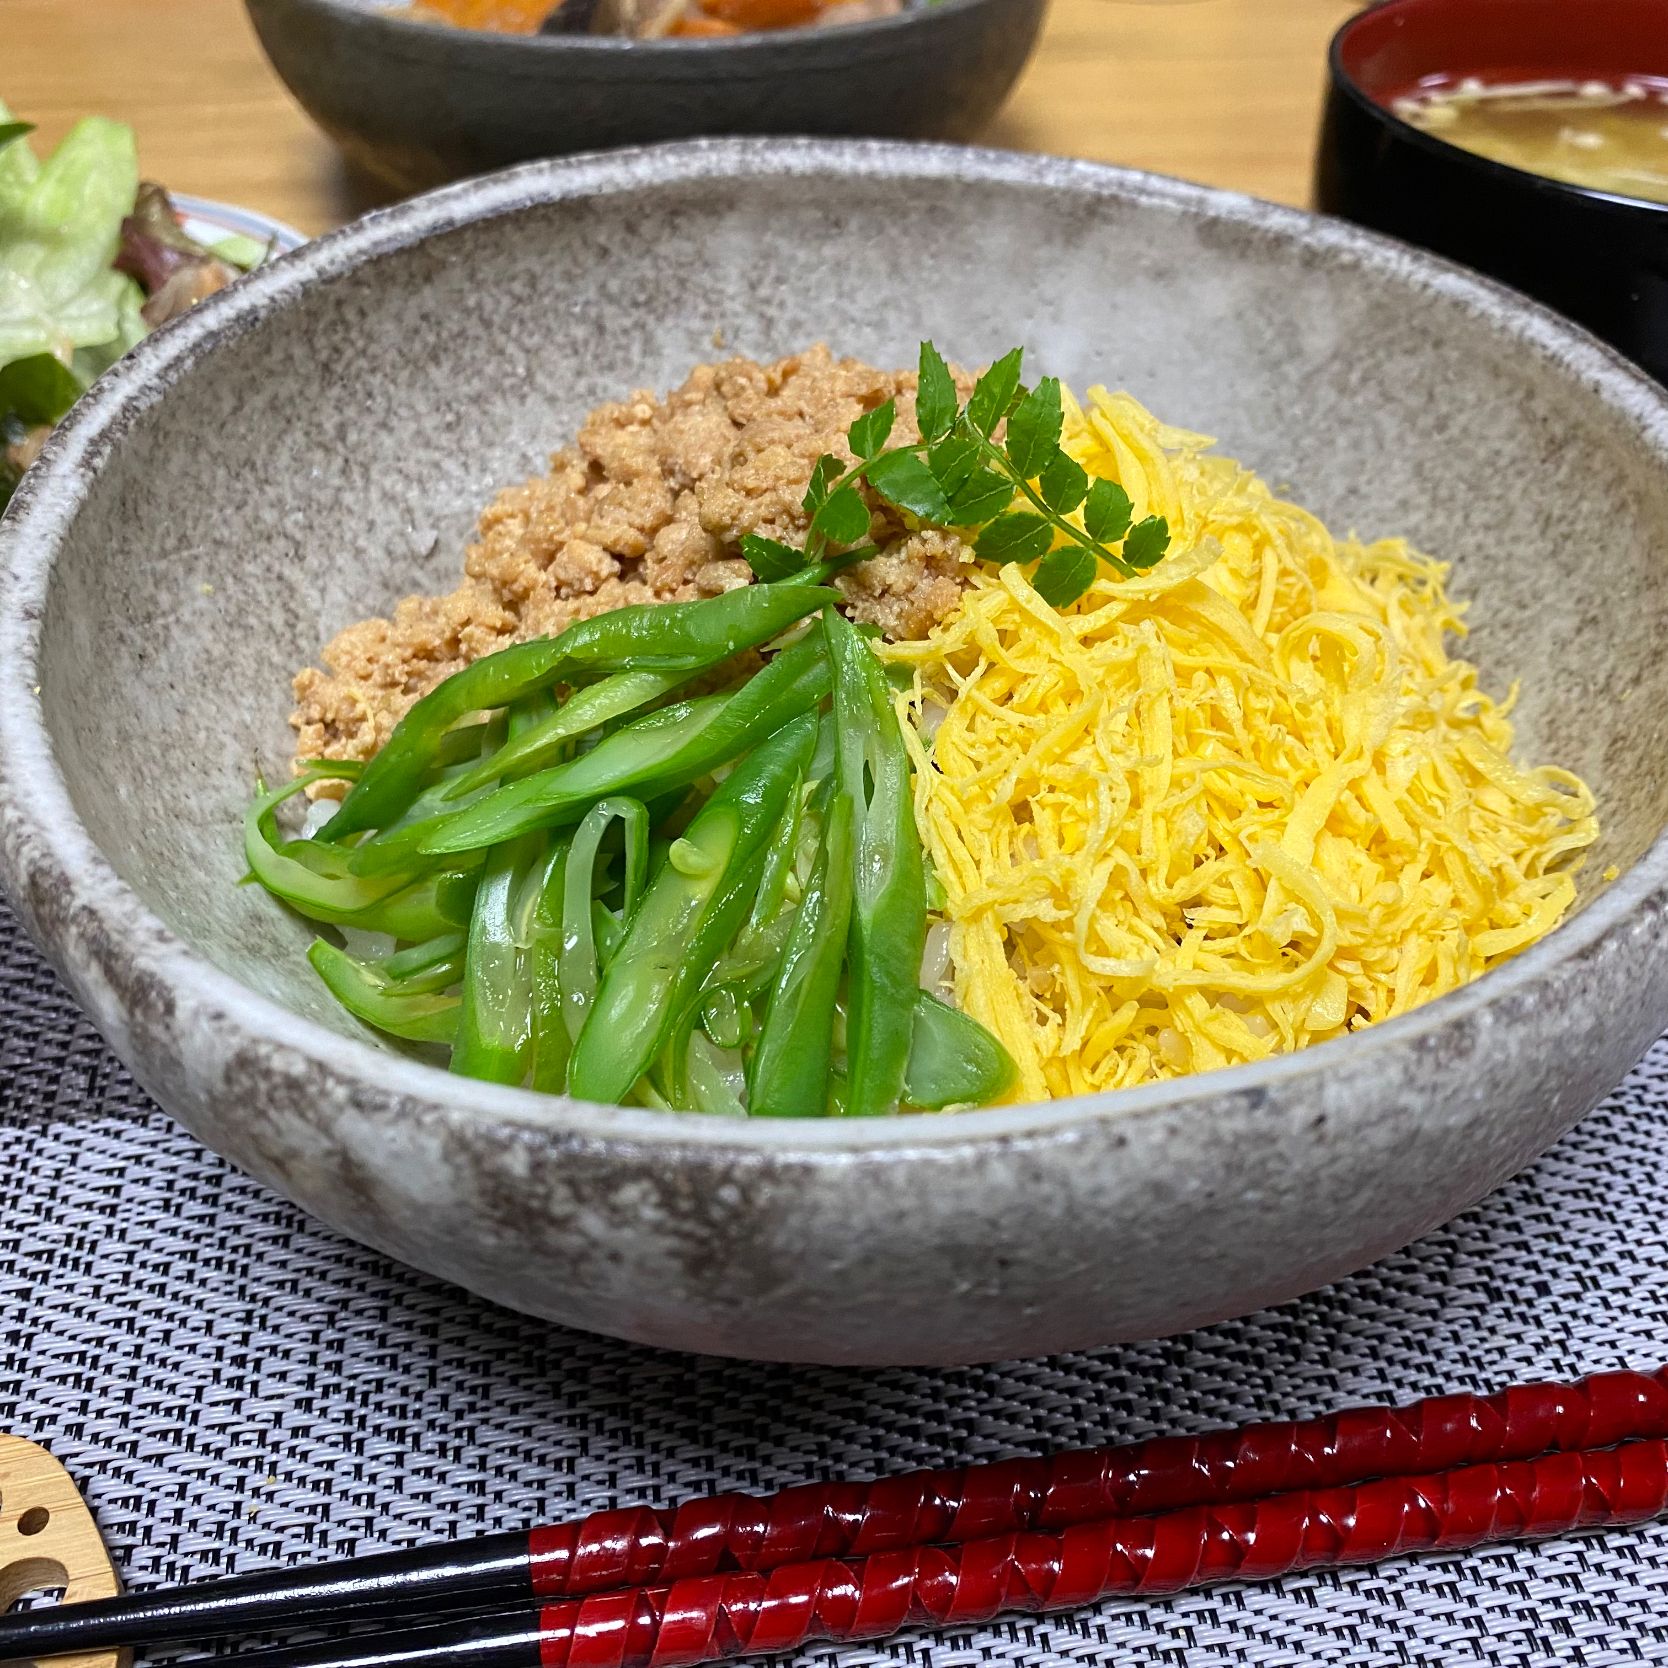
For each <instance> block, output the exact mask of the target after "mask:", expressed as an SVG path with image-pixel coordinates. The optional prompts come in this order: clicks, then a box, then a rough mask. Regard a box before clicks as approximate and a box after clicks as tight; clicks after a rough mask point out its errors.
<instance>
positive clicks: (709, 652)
mask: <svg viewBox="0 0 1668 1668" xmlns="http://www.w3.org/2000/svg"><path fill="white" fill-rule="evenodd" d="M838 600H839V599H838V596H837V594H836V593H835V592H833V591H828V590H824V589H821V588H819V587H817V586H810V585H744V586H741V587H739V588H738V589H736V590H734V591H726V592H724V593H723V595H721V596H716V597H709V598H707V599H705V600H703V601H701V602H669V603H644V604H641V605H639V606H635V607H631V608H616V609H614V610H612V611H611V612H610V613H607V614H597V615H594V616H593V617H592V618H591V619H588V620H580V621H578V622H577V623H576V624H574V625H571V626H569V627H568V628H567V630H566V631H564V632H562V633H560V634H559V635H558V636H556V637H551V638H543V639H540V640H539V641H537V642H533V643H517V644H516V645H515V646H514V647H513V648H508V649H500V650H499V651H498V653H497V654H489V655H487V656H485V657H484V658H483V659H480V660H477V661H476V662H475V663H474V664H473V665H471V666H466V667H465V668H464V669H463V670H462V671H461V672H455V673H453V674H452V676H451V677H449V678H447V679H446V680H445V682H443V683H441V684H438V685H436V687H435V688H433V689H431V690H430V691H429V692H428V694H427V695H425V696H424V697H423V698H422V700H420V701H418V702H417V704H416V705H415V706H413V707H412V708H411V710H410V711H409V712H408V713H406V715H405V717H404V718H402V719H401V720H400V721H399V723H398V724H396V725H395V726H394V733H393V734H392V735H391V736H390V737H389V738H388V741H387V743H386V745H385V746H384V747H383V749H382V751H381V752H380V753H378V754H377V755H376V757H375V758H374V759H372V760H371V762H370V764H369V765H367V766H366V768H365V772H364V774H363V775H362V776H361V777H360V778H359V781H358V782H357V783H356V784H355V785H354V787H353V789H352V791H351V792H350V793H349V794H348V796H347V798H346V799H344V800H343V801H342V808H341V809H340V810H339V811H338V812H337V813H336V814H335V816H333V817H332V818H331V819H330V821H329V822H328V823H327V824H326V825H325V827H324V828H323V830H322V831H321V833H320V838H321V839H323V840H326V841H331V840H341V839H345V838H346V837H347V836H348V835H349V834H357V833H360V832H362V831H363V830H365V829H367V828H386V827H388V825H389V824H390V823H392V822H394V821H396V820H397V819H398V818H399V816H400V815H401V813H402V812H404V811H405V810H406V808H407V807H408V806H409V805H410V804H411V802H412V800H413V799H415V798H416V797H417V793H418V790H419V788H420V786H421V783H422V779H423V776H424V774H425V772H426V771H427V770H428V769H429V767H430V765H431V764H432V762H433V758H434V754H435V750H436V748H437V747H438V746H439V745H440V741H441V737H442V736H443V735H444V734H445V733H446V731H447V730H449V729H450V728H451V727H452V726H453V725H454V724H456V723H457V722H458V721H459V720H460V719H462V718H465V717H467V716H468V715H469V714H470V713H472V712H486V711H490V710H492V709H493V708H495V707H504V706H508V705H509V704H510V702H512V701H514V700H517V699H519V698H520V697H522V696H524V695H530V694H532V693H533V692H534V691H536V690H541V689H548V688H549V687H550V686H551V685H552V684H553V683H556V682H558V681H560V680H563V679H566V680H568V681H570V682H572V681H577V680H579V679H581V678H601V677H606V676H608V675H609V674H610V673H613V672H627V671H636V672H688V673H691V674H693V673H695V672H699V671H702V670H704V669H705V668H706V667H709V666H716V665H718V663H719V662H720V661H723V660H727V659H728V658H729V657H730V656H731V655H733V654H737V653H739V652H740V651H741V650H742V649H749V648H756V647H757V646H758V645H759V644H760V643H768V642H769V641H770V639H771V638H772V637H776V636H778V635H780V633H782V632H783V631H785V630H786V629H787V628H788V627H789V626H790V625H792V624H793V623H794V621H795V620H799V619H803V618H804V617H805V615H807V614H810V613H812V612H814V611H815V610H816V609H818V608H821V607H823V606H824V605H825V604H828V603H831V602H835V601H838Z"/></svg>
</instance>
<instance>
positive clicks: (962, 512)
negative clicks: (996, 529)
mask: <svg viewBox="0 0 1668 1668" xmlns="http://www.w3.org/2000/svg"><path fill="white" fill-rule="evenodd" d="M1013 501H1014V483H1013V482H1012V481H1011V480H1010V479H1009V478H1008V477H1007V476H1006V475H1002V474H999V473H998V472H997V471H996V470H994V469H977V470H975V471H974V472H973V474H972V475H970V476H969V477H968V478H967V480H966V482H964V483H963V485H962V486H961V487H960V489H959V490H958V491H957V492H956V494H955V496H954V497H953V498H951V500H950V525H951V526H952V527H982V526H984V524H985V523H986V522H987V521H994V520H995V519H996V517H997V516H999V515H1001V513H1002V512H1003V511H1004V510H1005V509H1007V507H1008V506H1009V505H1010V504H1011V503H1013Z"/></svg>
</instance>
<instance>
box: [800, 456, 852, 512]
mask: <svg viewBox="0 0 1668 1668" xmlns="http://www.w3.org/2000/svg"><path fill="white" fill-rule="evenodd" d="M844 473H845V468H844V466H843V465H842V464H841V462H840V460H839V459H838V458H837V457H835V456H834V454H833V453H832V452H824V453H823V454H822V456H821V457H820V458H818V459H817V466H816V468H815V469H813V470H812V471H811V482H810V485H809V486H807V487H806V488H805V497H804V500H803V505H804V509H805V513H806V514H807V515H815V514H816V513H817V511H818V510H819V509H821V508H822V504H823V500H824V499H825V498H827V496H828V489H829V487H831V486H832V485H833V484H834V482H836V481H837V480H839V478H840V477H841V475H843V474H844Z"/></svg>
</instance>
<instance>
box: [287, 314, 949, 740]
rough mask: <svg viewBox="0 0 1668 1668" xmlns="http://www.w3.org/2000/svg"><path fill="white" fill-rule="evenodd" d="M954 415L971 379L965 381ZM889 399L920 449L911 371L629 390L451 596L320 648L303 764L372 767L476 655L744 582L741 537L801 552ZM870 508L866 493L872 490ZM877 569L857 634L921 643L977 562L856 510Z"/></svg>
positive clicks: (469, 563) (854, 589)
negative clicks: (662, 394)
mask: <svg viewBox="0 0 1668 1668" xmlns="http://www.w3.org/2000/svg"><path fill="white" fill-rule="evenodd" d="M957 386H958V388H959V390H960V393H961V396H962V398H964V399H965V398H966V397H967V395H968V393H969V392H970V391H971V388H972V378H971V377H966V376H963V375H962V374H961V373H959V372H958V373H957ZM888 399H895V400H896V401H897V411H898V416H897V422H896V424H895V425H894V427H893V430H892V443H893V444H894V445H896V444H901V443H903V442H904V441H908V440H914V439H916V438H917V434H918V431H917V430H916V427H915V373H914V372H913V371H877V370H875V369H874V368H873V367H871V366H868V365H862V364H859V363H858V362H857V361H856V360H853V359H841V360H836V359H834V357H833V356H832V355H831V354H830V353H829V351H828V349H827V348H825V347H821V346H818V347H814V348H812V349H811V350H810V351H809V352H808V353H802V354H796V355H794V356H792V357H790V358H787V359H781V360H778V361H777V362H776V363H775V364H773V365H759V364H755V363H754V362H753V361H752V360H750V359H730V360H726V361H725V362H724V363H723V364H719V365H701V366H698V367H697V368H696V369H695V371H694V372H692V373H691V375H690V377H689V380H688V381H687V382H686V383H684V385H683V386H682V387H681V388H679V389H678V390H677V391H676V392H675V393H673V394H670V395H668V396H667V398H666V400H665V402H664V403H662V402H659V401H657V400H656V399H655V398H654V397H653V395H652V394H649V393H647V392H640V393H637V394H634V395H633V396H632V397H631V399H629V400H627V401H625V402H624V403H623V404H619V405H605V406H600V407H598V409H597V410H595V411H593V412H592V413H591V415H590V417H589V418H588V419H587V420H586V423H585V426H584V427H583V428H582V429H581V430H580V431H579V438H578V440H577V441H576V443H575V444H574V445H572V446H569V447H565V448H563V450H561V451H560V452H557V453H556V454H555V455H554V456H553V457H552V458H551V469H550V473H549V475H547V476H545V477H544V478H543V479H540V480H533V481H529V482H527V484H526V485H525V486H519V487H511V488H509V489H508V490H507V491H504V492H501V493H500V494H499V495H498V497H497V498H496V499H495V500H494V501H493V502H492V504H491V505H489V506H488V508H487V509H486V511H485V512H484V513H483V514H482V516H481V519H480V539H479V542H478V543H476V544H472V545H470V546H469V548H468V551H467V554H466V556H465V560H464V573H465V576H466V577H465V579H464V582H463V584H462V585H460V586H459V587H458V589H457V590H455V591H453V592H452V593H451V595H450V596H444V597H407V598H406V599H405V601H403V602H402V603H400V604H399V606H398V607H397V608H396V609H395V610H394V617H393V619H392V620H380V619H378V620H364V621H362V622H361V623H360V624H358V625H353V626H349V627H348V628H347V630H345V631H343V632H341V633H339V634H338V635H337V636H336V637H335V638H334V639H333V640H332V641H331V642H330V643H329V644H327V645H326V647H325V649H324V652H323V654H322V656H321V659H322V660H323V662H324V664H325V666H326V667H327V668H328V669H329V670H328V671H326V672H321V671H318V670H316V669H314V668H312V667H309V668H307V669H306V670H304V671H302V672H301V673H299V674H298V675H297V677H296V679H295V696H296V701H297V703H298V706H297V710H296V711H295V713H294V714H292V716H291V719H290V722H291V723H292V724H293V725H294V726H295V729H296V732H297V757H298V759H311V758H333V759H368V758H370V757H371V755H372V754H373V753H375V752H376V750H377V749H378V748H379V747H381V746H382V744H383V743H384V742H385V741H386V740H387V739H388V735H389V732H390V731H391V730H392V729H393V728H394V725H395V724H396V723H398V721H399V720H400V718H401V716H402V715H403V714H404V713H405V711H406V709H407V708H408V707H409V706H410V705H411V704H412V703H413V702H414V701H415V700H417V698H418V697H419V696H421V695H425V694H427V693H428V691H429V690H431V689H433V688H434V686H435V685H436V684H438V683H439V682H440V681H441V680H442V679H443V678H447V677H450V676H451V674H452V673H454V672H456V671H458V670H459V669H460V668H461V667H463V666H466V665H468V664H469V662H471V661H472V660H476V659H478V658H479V657H480V656H481V655H484V654H490V653H491V652H492V651H493V650H494V649H502V648H505V647H507V646H508V645H509V644H511V643H516V642H520V641H523V640H524V639H527V638H531V637H546V636H551V635H554V634H555V633H556V632H558V631H560V630H561V629H562V628H563V627H564V626H567V625H570V624H572V622H573V621H575V620H583V619H587V618H589V617H590V616H591V615H593V614H601V613H603V612H605V611H606V610H608V609H610V608H619V607H622V606H624V605H625V604H627V603H634V602H684V601H689V600H691V599H693V598H696V597H707V596H715V595H717V593H718V592H720V591H727V590H732V589H734V588H735V587H736V586H738V585H746V584H748V583H750V582H751V580H752V573H751V571H750V570H749V568H748V566H747V564H746V562H744V561H743V560H741V557H740V539H741V536H742V534H743V533H761V534H763V535H765V536H766V537H767V538H773V539H781V540H783V541H785V542H786V543H789V544H794V545H802V544H803V543H804V541H805V532H806V520H807V518H806V515H805V512H804V510H803V509H802V508H801V504H800V501H801V499H802V498H803V497H804V495H805V486H806V482H807V481H808V480H809V479H810V476H811V471H812V469H813V468H814V467H815V465H816V461H817V459H818V458H819V457H820V456H821V455H822V454H823V453H824V452H832V453H834V454H835V456H837V457H839V458H842V459H846V460H849V459H850V458H851V451H850V449H849V447H848V446H847V445H846V430H847V429H848V428H849V427H850V426H851V424H852V423H853V422H854V421H855V420H856V419H857V418H858V417H860V416H861V415H862V414H863V413H864V412H865V411H871V410H873V409H874V408H875V407H876V406H878V405H880V404H881V403H882V402H883V401H885V400H888ZM865 492H866V493H867V489H865ZM867 496H868V498H869V505H870V510H871V520H870V537H871V538H872V539H873V541H874V542H875V544H877V545H878V546H879V547H880V548H881V551H882V554H881V555H880V556H878V557H876V558H874V559H873V560H872V561H868V562H864V563H862V564H861V565H860V566H858V567H855V568H852V569H850V570H849V571H848V572H846V573H843V574H841V575H840V576H839V578H838V579H837V580H836V583H837V584H838V585H839V587H840V589H841V590H842V591H843V592H844V593H845V595H846V598H847V602H848V609H849V612H850V614H851V616H852V618H853V619H856V620H864V621H871V622H873V623H874V624H875V625H878V626H879V627H880V628H881V629H882V630H883V631H884V632H885V633H886V634H887V635H888V636H889V637H894V638H901V637H920V636H924V635H925V634H926V632H927V631H928V629H929V628H930V627H931V626H933V625H934V624H936V623H937V621H939V620H940V619H942V618H943V617H944V616H945V615H946V614H947V613H949V611H950V610H951V609H952V608H953V607H954V606H955V605H956V602H957V600H958V599H959V598H960V596H961V591H962V583H963V581H962V574H963V572H964V571H965V568H966V565H967V563H968V562H969V561H970V560H971V552H970V551H969V550H968V549H967V548H966V546H964V545H963V543H962V541H961V540H960V539H959V538H957V537H956V536H955V534H953V533H944V532H940V531H938V530H936V529H929V530H926V531H922V532H917V533H913V534H912V533H910V532H909V531H908V529H907V528H906V527H905V526H904V525H903V522H902V520H901V518H900V517H899V516H898V513H897V512H896V511H895V510H892V509H890V508H889V507H887V506H884V505H882V504H881V503H880V502H879V500H878V499H876V498H874V497H873V495H872V494H867Z"/></svg>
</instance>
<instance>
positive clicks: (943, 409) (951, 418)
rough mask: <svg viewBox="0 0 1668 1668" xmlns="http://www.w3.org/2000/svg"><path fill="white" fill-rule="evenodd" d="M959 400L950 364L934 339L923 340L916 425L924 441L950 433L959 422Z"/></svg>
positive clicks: (916, 401) (940, 437) (916, 391)
mask: <svg viewBox="0 0 1668 1668" xmlns="http://www.w3.org/2000/svg"><path fill="white" fill-rule="evenodd" d="M957 403H958V402H957V400H956V383H955V378H954V377H952V376H951V375H950V367H949V366H948V365H946V364H945V363H944V361H943V359H942V358H941V357H940V356H939V352H938V349H937V348H935V347H934V346H933V345H932V343H931V342H923V343H922V344H921V377H920V381H919V383H918V384H917V386H916V390H915V426H916V427H917V428H918V429H920V431H921V438H922V439H923V440H925V441H927V442H928V443H929V444H930V443H931V442H932V441H934V440H940V439H942V438H943V437H944V436H945V435H947V434H948V433H949V432H950V430H951V428H952V427H953V426H954V424H955V421H956V407H957ZM935 473H936V471H935ZM941 478H942V477H941Z"/></svg>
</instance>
